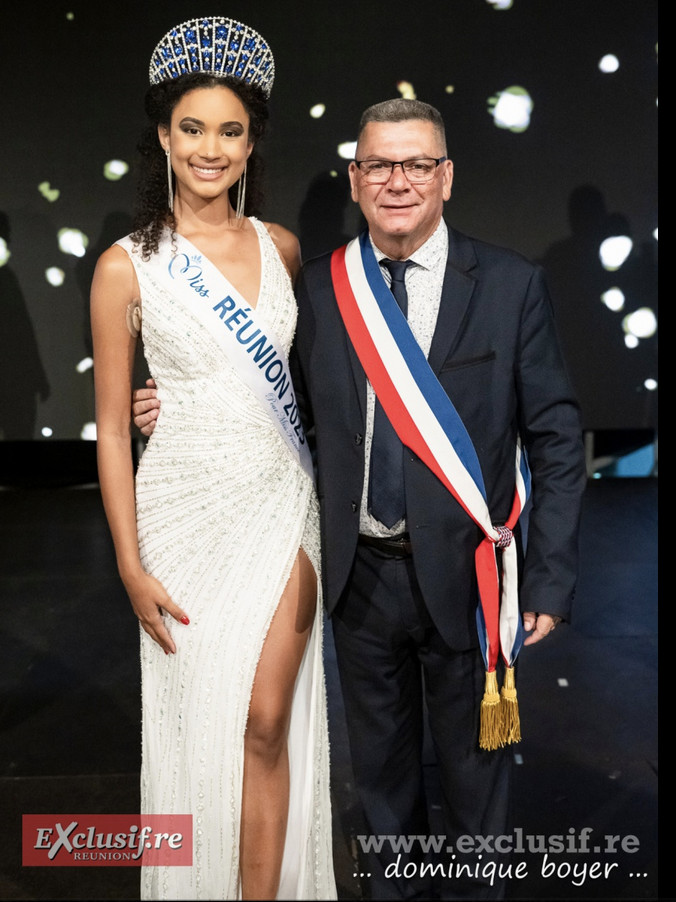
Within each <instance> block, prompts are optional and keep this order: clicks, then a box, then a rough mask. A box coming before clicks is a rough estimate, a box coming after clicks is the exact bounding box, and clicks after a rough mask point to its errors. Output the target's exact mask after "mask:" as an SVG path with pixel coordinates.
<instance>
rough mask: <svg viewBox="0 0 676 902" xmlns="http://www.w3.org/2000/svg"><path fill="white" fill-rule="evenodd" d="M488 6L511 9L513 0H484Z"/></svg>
mask: <svg viewBox="0 0 676 902" xmlns="http://www.w3.org/2000/svg"><path fill="white" fill-rule="evenodd" d="M486 3H488V5H489V6H492V7H493V9H511V8H512V6H513V5H514V0H486Z"/></svg>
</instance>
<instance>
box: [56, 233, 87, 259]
mask: <svg viewBox="0 0 676 902" xmlns="http://www.w3.org/2000/svg"><path fill="white" fill-rule="evenodd" d="M58 238H59V248H60V250H62V251H63V253H64V254H72V255H73V256H74V257H84V255H85V253H86V252H87V245H88V244H89V239H88V238H87V236H86V235H85V233H84V232H81V231H80V230H79V229H59V232H58Z"/></svg>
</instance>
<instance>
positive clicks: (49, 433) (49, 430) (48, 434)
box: [40, 426, 54, 438]
mask: <svg viewBox="0 0 676 902" xmlns="http://www.w3.org/2000/svg"><path fill="white" fill-rule="evenodd" d="M40 434H41V435H43V436H44V437H45V438H51V437H52V436H53V435H54V430H53V429H52V428H51V426H43V427H42V429H41V430H40Z"/></svg>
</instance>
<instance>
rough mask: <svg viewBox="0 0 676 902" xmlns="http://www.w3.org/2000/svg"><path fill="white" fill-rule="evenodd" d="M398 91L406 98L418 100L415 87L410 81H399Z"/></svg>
mask: <svg viewBox="0 0 676 902" xmlns="http://www.w3.org/2000/svg"><path fill="white" fill-rule="evenodd" d="M397 91H399V93H400V94H401V96H402V97H403V98H404V100H416V99H417V98H416V93H415V88H414V87H413V85H412V84H411V82H410V81H398V82H397Z"/></svg>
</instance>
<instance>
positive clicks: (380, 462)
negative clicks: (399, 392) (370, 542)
mask: <svg viewBox="0 0 676 902" xmlns="http://www.w3.org/2000/svg"><path fill="white" fill-rule="evenodd" d="M381 265H382V266H385V267H387V269H388V270H389V271H390V274H391V275H392V294H393V295H394V298H395V300H396V302H397V304H399V307H400V308H401V312H402V313H403V314H404V316H407V315H408V295H407V293H406V283H405V282H404V276H405V273H406V268H407V267H408V266H410V265H411V261H410V260H381ZM368 500H369V511H370V512H371V514H372V515H373V516H374V517H375V518H376V520H378V521H380V523H382V524H383V525H384V526H387V527H392V526H394V525H395V523H398V522H399V520H401V519H402V518H403V517H404V515H405V513H406V502H405V499H404V447H403V445H402V443H401V441H400V440H399V437H398V436H397V433H396V432H395V431H394V427H393V426H392V424H391V423H390V421H389V419H388V418H387V414H386V413H385V411H384V410H383V408H382V406H381V404H380V401H378V399H377V398H376V408H375V415H374V420H373V443H372V445H371V466H370V470H369V499H368Z"/></svg>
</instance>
